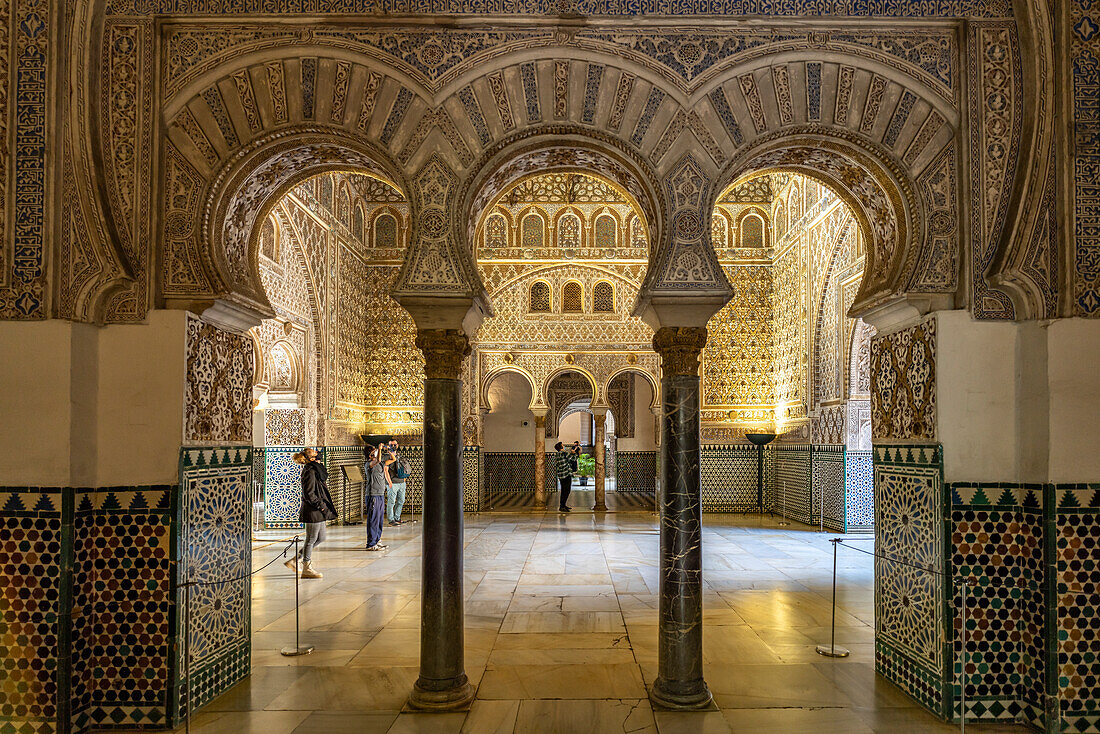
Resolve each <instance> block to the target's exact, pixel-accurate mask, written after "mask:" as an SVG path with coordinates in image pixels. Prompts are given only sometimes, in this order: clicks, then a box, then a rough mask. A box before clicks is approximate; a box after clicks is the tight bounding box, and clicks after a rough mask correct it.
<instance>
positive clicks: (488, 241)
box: [485, 214, 508, 247]
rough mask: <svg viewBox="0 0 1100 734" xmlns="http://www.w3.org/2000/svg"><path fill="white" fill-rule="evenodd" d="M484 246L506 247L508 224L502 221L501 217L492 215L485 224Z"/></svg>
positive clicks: (502, 217)
mask: <svg viewBox="0 0 1100 734" xmlns="http://www.w3.org/2000/svg"><path fill="white" fill-rule="evenodd" d="M485 246H486V247H507V246H508V222H506V221H505V220H504V216H503V215H501V214H493V215H491V216H490V217H489V220H488V221H487V222H486V223H485Z"/></svg>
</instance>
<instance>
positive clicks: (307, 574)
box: [302, 561, 325, 579]
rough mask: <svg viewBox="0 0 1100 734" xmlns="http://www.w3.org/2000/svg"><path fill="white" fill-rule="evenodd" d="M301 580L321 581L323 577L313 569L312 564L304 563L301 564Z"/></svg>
mask: <svg viewBox="0 0 1100 734" xmlns="http://www.w3.org/2000/svg"><path fill="white" fill-rule="evenodd" d="M302 566H303V567H302V578H304V579H323V578H324V577H325V575H324V574H323V573H321V572H320V571H318V570H317V569H316V568H314V567H313V564H312V563H310V562H309V561H306V562H305V563H304V564H302Z"/></svg>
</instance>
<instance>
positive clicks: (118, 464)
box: [97, 311, 187, 487]
mask: <svg viewBox="0 0 1100 734" xmlns="http://www.w3.org/2000/svg"><path fill="white" fill-rule="evenodd" d="M186 324H187V314H186V312H184V311H151V312H150V313H149V316H148V320H147V322H146V323H144V324H138V325H127V326H108V327H106V328H103V329H100V338H99V431H98V436H99V470H98V475H97V480H98V481H97V485H98V486H101V487H110V486H115V485H136V484H175V483H176V482H177V481H179V450H180V444H181V443H182V440H183V403H184V390H185V389H186V364H185V362H186V335H187V326H186Z"/></svg>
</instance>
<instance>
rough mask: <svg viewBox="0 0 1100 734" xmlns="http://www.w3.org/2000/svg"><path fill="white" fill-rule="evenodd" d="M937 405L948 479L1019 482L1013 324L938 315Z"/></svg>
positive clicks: (947, 313) (960, 314)
mask: <svg viewBox="0 0 1100 734" xmlns="http://www.w3.org/2000/svg"><path fill="white" fill-rule="evenodd" d="M937 321H938V323H937V329H936V331H937V334H936V388H937V395H936V409H937V414H938V436H939V440H940V442H941V443H942V444H943V447H944V450H943V460H944V479H945V480H946V481H948V482H967V481H970V482H979V481H980V482H993V481H1020V480H1019V479H1017V478H1016V477H1017V476H1018V475H1017V458H1016V448H1017V441H1016V425H1017V420H1016V403H1017V400H1016V346H1017V326H1016V324H1012V323H993V322H988V321H982V322H979V321H974V320H973V319H972V318H971V317H970V314H969V313H968V312H966V311H942V312H940V313H938V314H937Z"/></svg>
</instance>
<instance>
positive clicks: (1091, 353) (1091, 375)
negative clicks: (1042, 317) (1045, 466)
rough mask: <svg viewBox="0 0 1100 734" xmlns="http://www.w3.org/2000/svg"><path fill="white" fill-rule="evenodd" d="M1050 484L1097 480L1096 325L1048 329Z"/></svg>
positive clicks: (1099, 346)
mask: <svg viewBox="0 0 1100 734" xmlns="http://www.w3.org/2000/svg"><path fill="white" fill-rule="evenodd" d="M1047 357H1048V375H1049V391H1050V481H1052V482H1100V431H1098V429H1097V421H1098V420H1100V321H1094V320H1086V319H1063V320H1060V321H1055V322H1053V323H1051V324H1050V325H1049V326H1048V327H1047Z"/></svg>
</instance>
